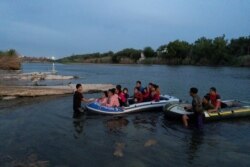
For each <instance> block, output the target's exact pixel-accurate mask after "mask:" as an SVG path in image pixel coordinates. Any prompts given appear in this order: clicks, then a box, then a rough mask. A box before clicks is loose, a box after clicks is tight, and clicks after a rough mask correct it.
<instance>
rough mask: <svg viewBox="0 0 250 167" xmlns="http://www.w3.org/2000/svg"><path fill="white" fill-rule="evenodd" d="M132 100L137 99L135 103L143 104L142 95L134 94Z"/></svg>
mask: <svg viewBox="0 0 250 167" xmlns="http://www.w3.org/2000/svg"><path fill="white" fill-rule="evenodd" d="M134 98H135V99H137V103H141V102H143V95H142V93H141V92H138V93H136V94H134Z"/></svg>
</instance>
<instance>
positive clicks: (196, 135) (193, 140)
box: [187, 130, 203, 164]
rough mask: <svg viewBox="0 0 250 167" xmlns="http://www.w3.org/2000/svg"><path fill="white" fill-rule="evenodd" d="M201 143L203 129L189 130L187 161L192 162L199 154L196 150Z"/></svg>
mask: <svg viewBox="0 0 250 167" xmlns="http://www.w3.org/2000/svg"><path fill="white" fill-rule="evenodd" d="M202 144H203V131H199V130H194V131H193V132H191V137H190V140H189V146H188V150H187V155H188V163H189V164H192V163H193V161H194V159H195V158H196V157H198V156H199V153H198V150H199V148H200V147H201V145H202Z"/></svg>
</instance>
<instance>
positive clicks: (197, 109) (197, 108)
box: [192, 95, 204, 129]
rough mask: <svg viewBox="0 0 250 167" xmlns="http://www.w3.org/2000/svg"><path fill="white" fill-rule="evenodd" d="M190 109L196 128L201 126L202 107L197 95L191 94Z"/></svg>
mask: <svg viewBox="0 0 250 167" xmlns="http://www.w3.org/2000/svg"><path fill="white" fill-rule="evenodd" d="M192 110H193V112H194V121H195V125H196V127H197V128H199V129H200V128H202V127H203V117H204V116H203V107H202V101H201V98H200V97H199V96H198V95H194V96H193V100H192Z"/></svg>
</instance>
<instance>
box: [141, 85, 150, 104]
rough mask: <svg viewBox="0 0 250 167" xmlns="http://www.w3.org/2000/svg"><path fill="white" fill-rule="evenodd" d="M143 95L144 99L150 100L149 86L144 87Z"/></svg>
mask: <svg viewBox="0 0 250 167" xmlns="http://www.w3.org/2000/svg"><path fill="white" fill-rule="evenodd" d="M142 96H143V101H144V102H146V101H149V92H148V88H144V89H143V92H142Z"/></svg>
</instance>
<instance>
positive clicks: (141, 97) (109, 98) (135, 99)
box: [97, 81, 160, 107]
mask: <svg viewBox="0 0 250 167" xmlns="http://www.w3.org/2000/svg"><path fill="white" fill-rule="evenodd" d="M129 97H130V96H129V94H128V88H123V89H122V87H121V85H116V88H113V89H109V90H108V91H104V92H103V94H102V97H101V98H99V99H97V101H98V102H99V103H100V104H101V105H103V106H108V107H126V106H128V105H129V104H131V103H141V102H147V101H159V100H160V89H159V86H158V85H156V84H153V83H149V84H148V86H147V87H145V88H144V87H142V83H141V81H137V82H136V86H135V88H134V94H133V96H132V97H131V99H132V100H131V101H129Z"/></svg>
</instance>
